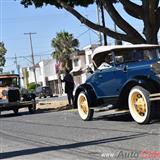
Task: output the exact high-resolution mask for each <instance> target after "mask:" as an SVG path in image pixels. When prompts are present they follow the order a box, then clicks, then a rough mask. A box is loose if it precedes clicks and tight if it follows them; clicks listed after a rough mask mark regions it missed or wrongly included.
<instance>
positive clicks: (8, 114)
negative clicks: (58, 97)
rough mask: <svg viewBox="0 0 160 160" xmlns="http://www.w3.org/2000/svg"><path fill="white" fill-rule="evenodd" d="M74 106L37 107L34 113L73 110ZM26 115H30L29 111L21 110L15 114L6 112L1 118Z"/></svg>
mask: <svg viewBox="0 0 160 160" xmlns="http://www.w3.org/2000/svg"><path fill="white" fill-rule="evenodd" d="M71 109H72V108H71V107H70V106H66V105H65V106H61V107H58V108H37V110H36V112H35V113H33V114H42V113H49V112H58V111H65V110H71ZM24 115H30V113H29V112H28V111H19V113H17V114H14V113H12V112H5V113H4V114H1V115H0V118H9V117H15V116H24Z"/></svg>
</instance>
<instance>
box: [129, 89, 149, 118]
mask: <svg viewBox="0 0 160 160" xmlns="http://www.w3.org/2000/svg"><path fill="white" fill-rule="evenodd" d="M131 105H132V108H133V109H134V110H135V111H136V112H137V113H138V114H139V115H140V116H144V115H145V113H146V102H145V100H144V98H143V96H142V95H141V94H140V93H139V92H135V93H133V95H132V97H131Z"/></svg>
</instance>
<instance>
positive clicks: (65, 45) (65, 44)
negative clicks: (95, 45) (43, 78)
mask: <svg viewBox="0 0 160 160" xmlns="http://www.w3.org/2000/svg"><path fill="white" fill-rule="evenodd" d="M51 46H52V47H53V48H54V50H55V51H54V52H53V53H52V56H53V58H55V59H56V60H57V63H58V64H59V66H60V69H59V70H58V72H57V77H58V85H59V93H60V94H62V84H61V80H60V73H61V71H63V70H64V69H65V68H68V69H69V70H71V69H72V63H71V59H70V55H71V54H72V53H73V52H74V51H75V50H76V49H77V47H78V46H79V41H78V40H77V39H75V38H74V37H73V35H72V34H70V33H68V32H65V31H63V32H59V33H57V35H56V37H55V38H53V39H52V42H51Z"/></svg>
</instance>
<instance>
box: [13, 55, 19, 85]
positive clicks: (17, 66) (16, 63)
mask: <svg viewBox="0 0 160 160" xmlns="http://www.w3.org/2000/svg"><path fill="white" fill-rule="evenodd" d="M14 58H15V61H14V63H15V65H16V68H17V73H18V75H19V86H20V87H21V78H20V76H21V75H20V65H19V64H18V62H17V56H16V54H15V57H14Z"/></svg>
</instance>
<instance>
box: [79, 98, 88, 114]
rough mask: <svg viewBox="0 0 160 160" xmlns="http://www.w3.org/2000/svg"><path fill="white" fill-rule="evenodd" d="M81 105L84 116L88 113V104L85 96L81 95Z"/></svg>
mask: <svg viewBox="0 0 160 160" xmlns="http://www.w3.org/2000/svg"><path fill="white" fill-rule="evenodd" d="M79 105H80V109H81V111H82V112H83V113H84V114H87V113H88V102H87V99H86V97H85V96H83V95H81V96H80V97H79Z"/></svg>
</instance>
